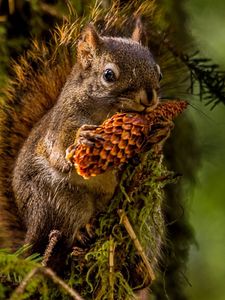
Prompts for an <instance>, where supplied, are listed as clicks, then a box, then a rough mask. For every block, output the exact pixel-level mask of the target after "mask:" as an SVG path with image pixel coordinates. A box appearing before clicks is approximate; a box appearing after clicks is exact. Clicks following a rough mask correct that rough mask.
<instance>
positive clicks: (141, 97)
mask: <svg viewBox="0 0 225 300" xmlns="http://www.w3.org/2000/svg"><path fill="white" fill-rule="evenodd" d="M135 99H136V101H137V102H138V103H140V104H143V105H144V106H152V105H155V104H157V102H158V96H157V92H156V90H154V89H152V90H151V93H147V91H146V90H144V89H140V90H139V91H138V92H137V94H136V97H135Z"/></svg>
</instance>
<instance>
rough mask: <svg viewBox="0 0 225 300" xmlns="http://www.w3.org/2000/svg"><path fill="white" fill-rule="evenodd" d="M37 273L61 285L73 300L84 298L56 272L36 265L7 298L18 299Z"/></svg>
mask: <svg viewBox="0 0 225 300" xmlns="http://www.w3.org/2000/svg"><path fill="white" fill-rule="evenodd" d="M38 273H41V274H43V275H45V276H47V277H50V278H51V279H52V281H53V282H55V283H56V284H58V285H59V286H61V287H62V288H63V289H64V290H65V291H66V292H67V293H68V294H69V295H70V296H71V297H72V298H73V299H74V300H84V299H83V298H82V297H81V296H80V295H79V294H78V293H77V292H76V291H75V290H74V289H72V288H71V287H69V286H68V284H67V283H65V282H64V281H63V280H62V279H61V278H59V277H58V276H57V275H56V273H55V272H54V271H53V270H52V269H50V268H46V267H37V268H35V269H33V270H31V271H30V272H29V273H28V274H27V276H25V278H24V279H23V280H22V282H21V283H20V285H19V286H18V287H17V288H16V290H15V291H14V292H13V294H12V295H11V297H10V298H9V300H15V299H18V298H19V297H20V296H21V295H22V294H23V293H24V292H25V289H26V287H27V285H28V283H29V281H30V280H31V279H32V278H33V277H34V276H36V275H37V274H38Z"/></svg>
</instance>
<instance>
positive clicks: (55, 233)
mask: <svg viewBox="0 0 225 300" xmlns="http://www.w3.org/2000/svg"><path fill="white" fill-rule="evenodd" d="M60 237H61V232H60V231H59V230H52V231H51V232H50V234H49V243H48V246H47V248H46V249H45V253H44V258H43V261H42V263H41V264H42V266H43V267H46V266H47V263H48V261H49V259H50V257H51V255H52V251H53V249H54V248H55V245H56V244H57V242H58V240H59V239H60Z"/></svg>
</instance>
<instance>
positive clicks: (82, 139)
mask: <svg viewBox="0 0 225 300" xmlns="http://www.w3.org/2000/svg"><path fill="white" fill-rule="evenodd" d="M96 128H98V126H97V125H82V126H81V127H80V128H79V130H78V132H77V136H76V140H75V142H74V143H73V144H72V145H70V146H69V147H68V148H67V149H66V160H67V161H68V162H69V163H70V164H71V165H73V157H74V154H75V152H76V149H77V147H78V146H79V145H81V144H83V145H87V146H94V145H95V143H96V142H99V141H100V140H103V138H102V136H101V135H99V134H96Z"/></svg>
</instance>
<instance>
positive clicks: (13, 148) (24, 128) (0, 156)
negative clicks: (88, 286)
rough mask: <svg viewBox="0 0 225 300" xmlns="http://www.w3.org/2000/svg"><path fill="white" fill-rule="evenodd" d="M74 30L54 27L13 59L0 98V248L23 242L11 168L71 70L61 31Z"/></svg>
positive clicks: (70, 56) (69, 32)
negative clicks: (46, 39)
mask: <svg viewBox="0 0 225 300" xmlns="http://www.w3.org/2000/svg"><path fill="white" fill-rule="evenodd" d="M75 29H76V30H77V29H78V24H72V25H71V26H70V27H68V26H64V27H63V28H61V29H58V30H56V31H55V32H54V33H53V38H52V42H51V43H49V44H47V43H46V44H44V43H42V44H38V43H37V42H33V45H32V48H31V50H29V51H28V52H27V53H26V55H25V56H23V57H21V58H20V61H19V62H18V63H15V62H13V79H12V80H11V81H10V82H9V85H8V87H7V88H6V89H5V90H4V91H3V97H2V99H0V100H1V107H0V247H10V248H12V249H14V248H17V247H18V246H19V245H21V244H22V242H23V239H24V230H23V224H22V222H21V220H19V217H18V214H17V211H16V204H15V201H14V196H13V190H12V173H13V168H14V164H15V160H16V157H17V154H18V151H19V150H20V148H21V146H22V144H23V143H24V141H25V140H26V138H27V137H28V135H29V133H30V131H31V129H32V127H33V126H34V124H35V123H36V122H37V121H38V120H40V118H41V117H42V116H43V115H44V114H45V113H46V112H47V110H48V109H50V108H51V107H52V106H53V105H54V103H55V101H56V99H57V98H58V95H59V93H60V91H61V89H62V87H63V85H64V83H65V81H66V78H67V76H68V74H69V73H70V71H71V68H72V64H73V55H72V53H70V50H71V41H70V40H69V37H68V35H67V39H65V38H64V40H62V34H63V33H64V34H65V33H66V34H71V32H73V33H74V31H75ZM60 30H61V31H60ZM66 31H67V32H66ZM60 32H61V34H60Z"/></svg>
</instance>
